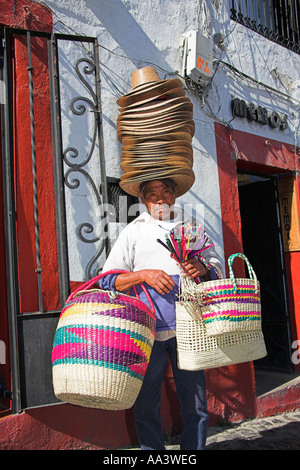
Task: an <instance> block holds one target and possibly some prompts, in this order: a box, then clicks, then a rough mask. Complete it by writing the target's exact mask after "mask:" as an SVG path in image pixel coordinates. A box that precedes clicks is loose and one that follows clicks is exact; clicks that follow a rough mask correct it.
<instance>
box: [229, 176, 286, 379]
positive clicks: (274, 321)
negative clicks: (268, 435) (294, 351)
mask: <svg viewBox="0 0 300 470" xmlns="http://www.w3.org/2000/svg"><path fill="white" fill-rule="evenodd" d="M238 186H239V202H240V212H241V222H242V241H243V249H244V253H245V255H246V256H247V257H248V259H249V261H250V263H251V264H252V266H253V268H254V271H255V272H256V275H257V277H258V279H259V281H260V285H261V303H262V328H263V333H264V338H265V343H266V349H267V356H266V357H265V358H263V359H260V360H258V361H255V362H254V366H255V368H256V369H267V370H270V371H278V372H293V371H294V367H293V364H292V362H291V344H292V339H291V327H290V314H289V304H288V295H287V282H286V274H285V262H284V252H283V245H282V236H281V224H280V215H279V204H278V195H277V178H276V177H274V176H269V175H267V176H263V175H254V174H250V173H245V172H239V173H238Z"/></svg>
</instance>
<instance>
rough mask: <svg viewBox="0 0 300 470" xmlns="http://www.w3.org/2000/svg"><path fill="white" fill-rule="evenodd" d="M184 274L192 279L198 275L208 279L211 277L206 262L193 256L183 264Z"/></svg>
mask: <svg viewBox="0 0 300 470" xmlns="http://www.w3.org/2000/svg"><path fill="white" fill-rule="evenodd" d="M180 266H181V268H182V271H183V274H184V276H188V277H190V278H191V279H196V278H197V277H203V278H204V279H205V280H206V281H208V280H209V279H210V271H209V269H207V268H206V267H205V266H204V264H202V263H201V262H200V261H198V260H197V258H191V259H189V260H187V261H185V262H184V263H182V264H181V265H180Z"/></svg>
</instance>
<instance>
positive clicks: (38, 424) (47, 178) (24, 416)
mask: <svg viewBox="0 0 300 470" xmlns="http://www.w3.org/2000/svg"><path fill="white" fill-rule="evenodd" d="M13 6H15V8H13ZM0 23H2V24H6V25H15V26H18V27H22V28H30V29H41V30H44V31H51V28H52V17H51V12H50V10H49V9H47V8H44V7H43V6H41V5H40V4H38V3H35V2H31V1H29V0H15V1H14V2H13V1H12V0H2V2H1V11H0ZM32 53H33V66H34V83H35V85H34V87H35V96H34V100H35V118H36V133H37V160H38V168H37V171H38V182H39V183H38V197H39V205H40V207H41V209H40V230H41V253H42V266H43V286H44V298H43V299H44V303H45V309H48V310H51V309H57V308H58V307H59V305H58V273H57V263H56V249H57V247H56V234H55V213H54V189H53V175H52V148H51V134H50V110H49V89H48V87H47V86H46V83H47V82H48V69H47V52H46V49H45V43H44V41H43V40H42V39H34V40H33V42H32ZM27 65H28V57H27V47H26V41H25V39H24V38H20V37H18V38H16V40H15V55H14V59H13V70H14V84H15V85H16V86H15V93H14V96H13V99H14V109H15V121H14V135H15V169H16V175H17V176H16V181H15V183H16V197H17V211H18V219H17V236H18V266H19V277H20V300H21V311H22V312H26V311H34V310H36V309H37V296H36V275H35V272H34V270H35V244H34V220H33V202H32V201H33V195H32V186H31V181H32V176H31V153H30V149H31V146H30V122H29V96H28V86H27V84H28V71H27ZM215 130H216V144H217V154H218V164H219V177H220V188H221V196H222V217H223V231H224V244H225V254H226V256H228V254H231V253H233V252H237V251H240V250H241V248H242V245H241V223H240V219H239V206H238V192H237V191H238V189H237V181H236V161H235V159H234V158H232V150H233V148H234V147H233V146H232V143H231V142H230V134H229V131H228V130H227V129H226V128H225V127H223V126H219V125H218V124H216V128H215ZM232 137H233V138H234V140H235V141H236V143H237V145H238V148H239V149H240V150H241V152H244V153H241V154H240V156H239V161H240V164H243V162H250V163H247V164H252V163H253V162H252V163H251V161H250V160H249V158H250V157H249V156H248V155H247V148H248V147H247V145H249V139H251V145H252V146H253V144H255V146H256V147H255V154H256V155H257V159H256V160H255V164H259V165H272V164H273V163H274V155H272V152H273V151H274V148H275V151H276V161H277V162H278V161H279V162H283V161H284V162H285V164H286V165H288V167H289V165H291V166H292V164H293V161H292V158H291V157H290V152H289V151H287V149H286V146H284V145H283V144H281V143H280V142H279V143H278V142H275V143H272V145H273V147H270V149H268V148H267V150H266V146H265V144H264V141H263V139H260V138H257V139H256V138H254V137H253V136H249V135H248V134H245V133H239V132H237V131H234V132H233V134H232ZM224 142H226V143H227V144H226V143H224ZM274 145H275V147H274ZM245 149H246V150H245ZM271 149H272V150H271ZM287 162H288V163H287ZM225 194H226V198H224V195H225ZM0 202H1V200H0ZM1 210H2V206H1V208H0V224H1V223H2V226H0V249H1V253H3V252H4V242H3V219H2V212H1ZM297 256H298V254H297ZM297 256H293V254H291V256H290V260H289V263H290V264H289V266H290V276H291V277H290V280H291V282H290V288H291V292H293V293H294V298H295V311H297V308H296V304H298V301H299V287H298V286H299V283H298V276H299V274H297V269H296V266H297V263H298V261H299V259H298V257H297ZM236 263H237V265H236V266H237V267H238V263H239V260H237V262H236ZM1 269H2V270H1V274H0V275H1V279H2V283H1V288H2V292H1V293H3V294H4V295H5V271H4V269H3V267H2V268H1ZM238 269H239V270H240V273H239V275H242V273H243V265H242V264H241V265H240V267H238ZM298 312H299V310H298ZM297 315H298V314H297ZM297 315H295V331H297V332H299V316H298V317H297ZM0 321H1V325H4V328H5V333H4V334H5V338H6V339H7V340H8V337H7V306H6V307H5V306H4V304H3V303H2V305H1V310H0ZM298 337H299V336H298ZM0 339H1V338H0ZM2 370H3V369H1V371H2ZM1 373H2V372H1ZM9 376H10V374H9V365H8V366H7V367H6V369H5V373H4V377H5V382H6V384H7V387H10V384H9ZM0 378H1V376H0ZM207 396H208V408H209V412H210V424H216V423H217V422H219V421H220V419H222V418H223V419H226V420H229V421H239V420H242V419H244V418H251V417H254V416H255V415H256V412H257V404H256V398H255V382H254V371H253V366H252V363H247V364H240V365H236V366H230V367H223V368H219V369H214V370H209V371H207ZM162 415H163V422H164V429H165V430H168V431H169V430H171V431H172V432H173V433H175V434H176V433H178V432H179V430H180V410H179V405H178V402H177V398H176V392H175V386H174V381H173V377H172V372H171V370H170V368H168V369H167V371H166V375H165V382H164V387H163V399H162ZM130 442H133V443H135V442H136V435H135V430H134V425H133V417H132V410H128V411H124V412H123V411H120V412H108V411H103V410H94V409H83V408H79V407H75V406H71V405H63V404H61V405H55V406H49V407H41V408H37V409H32V410H27V411H26V412H23V413H21V414H20V415H13V416H9V417H6V418H3V419H0V448H1V449H67V448H78V449H79V448H80V449H84V448H110V449H113V448H115V447H119V446H124V445H127V444H129V443H130Z"/></svg>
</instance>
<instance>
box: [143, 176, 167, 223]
mask: <svg viewBox="0 0 300 470" xmlns="http://www.w3.org/2000/svg"><path fill="white" fill-rule="evenodd" d="M140 198H141V200H142V203H143V204H145V206H146V207H147V209H148V211H149V213H150V214H151V215H152V217H154V218H155V219H160V220H164V219H165V220H166V219H169V220H170V219H173V218H174V211H173V206H174V203H175V198H176V196H175V192H174V191H173V189H172V188H170V187H169V186H167V185H166V184H164V183H162V182H161V181H150V182H149V183H147V185H146V188H145V191H144V197H143V196H142V195H141V194H140Z"/></svg>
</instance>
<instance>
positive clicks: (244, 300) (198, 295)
mask: <svg viewBox="0 0 300 470" xmlns="http://www.w3.org/2000/svg"><path fill="white" fill-rule="evenodd" d="M236 257H239V258H242V259H243V260H244V261H245V263H246V264H247V267H248V272H249V276H250V279H242V278H237V279H236V278H235V277H234V272H233V268H232V263H233V261H234V259H235V258H236ZM228 267H229V275H230V278H229V279H218V280H216V281H208V282H202V283H201V284H198V285H197V284H196V283H195V282H193V281H192V282H191V281H189V280H186V279H185V280H183V282H184V283H186V285H184V286H183V289H184V290H185V292H188V291H189V293H190V298H194V299H196V300H197V302H199V304H200V305H201V307H202V310H201V311H202V318H203V321H204V325H205V327H206V333H207V335H213V336H215V335H219V334H224V333H230V332H233V333H234V332H235V333H238V332H247V331H261V302H260V284H259V281H258V280H257V277H256V274H255V272H254V269H253V268H252V266H251V264H250V263H249V261H248V259H247V258H246V256H245V255H243V254H242V253H236V254H234V255H231V256H230V257H229V258H228Z"/></svg>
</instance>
